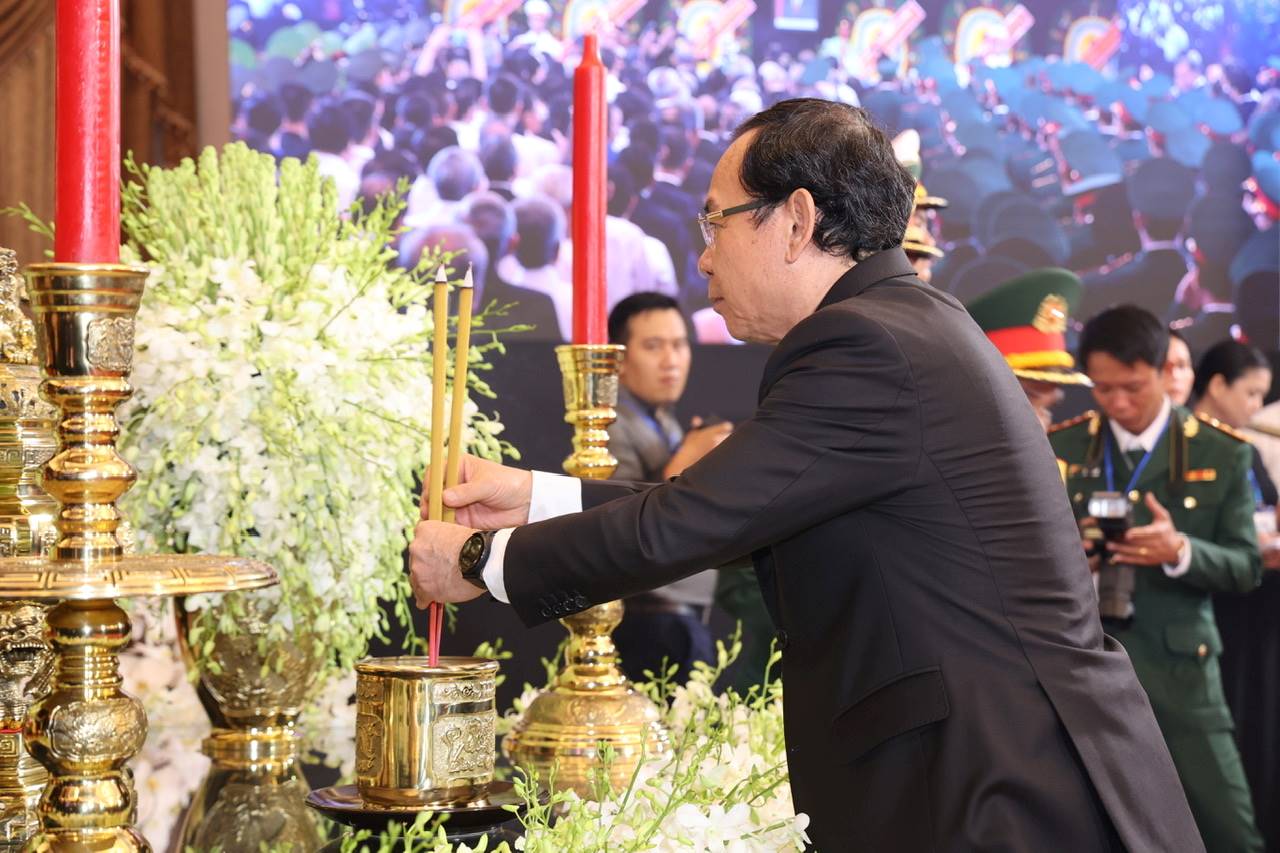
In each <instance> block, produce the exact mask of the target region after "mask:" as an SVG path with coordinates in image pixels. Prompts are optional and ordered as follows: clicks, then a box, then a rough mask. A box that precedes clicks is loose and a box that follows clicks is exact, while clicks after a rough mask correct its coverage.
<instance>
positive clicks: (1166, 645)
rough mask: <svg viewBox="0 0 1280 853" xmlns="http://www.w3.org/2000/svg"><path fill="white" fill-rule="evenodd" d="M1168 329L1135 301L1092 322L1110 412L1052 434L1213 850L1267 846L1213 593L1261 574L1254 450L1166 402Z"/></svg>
mask: <svg viewBox="0 0 1280 853" xmlns="http://www.w3.org/2000/svg"><path fill="white" fill-rule="evenodd" d="M1168 342H1169V335H1168V332H1167V330H1166V329H1165V327H1164V325H1163V324H1162V323H1161V322H1160V321H1159V320H1158V319H1156V317H1155V316H1154V315H1153V314H1151V313H1150V312H1148V311H1145V310H1143V309H1141V308H1138V307H1136V306H1132V305H1126V306H1121V307H1118V308H1112V309H1109V310H1107V311H1104V312H1102V313H1101V314H1099V315H1098V316H1096V317H1094V318H1093V319H1092V320H1090V321H1089V322H1088V323H1087V324H1085V327H1084V331H1083V332H1082V333H1081V336H1080V346H1079V350H1080V351H1079V357H1080V363H1081V364H1082V365H1083V367H1084V370H1085V373H1086V374H1088V376H1089V378H1090V379H1091V380H1092V381H1093V396H1094V399H1095V400H1096V401H1097V403H1098V406H1099V407H1100V408H1101V410H1102V411H1101V413H1097V412H1089V413H1087V414H1085V415H1082V416H1080V417H1078V418H1075V419H1073V420H1071V421H1067V422H1066V423H1063V424H1060V425H1058V426H1056V427H1054V428H1053V429H1051V430H1050V435H1049V440H1050V443H1051V444H1052V446H1053V448H1054V452H1055V453H1056V454H1057V456H1058V458H1059V463H1060V464H1065V465H1066V473H1067V491H1068V494H1069V495H1070V498H1071V502H1072V505H1073V507H1074V509H1075V514H1076V516H1077V518H1079V519H1080V523H1081V530H1082V531H1083V536H1084V543H1085V550H1086V552H1088V553H1089V554H1090V566H1091V568H1093V569H1094V571H1096V572H1097V573H1098V575H1097V577H1098V597H1099V607H1100V609H1101V613H1102V622H1103V627H1104V629H1105V630H1106V631H1107V633H1109V634H1111V635H1112V636H1114V637H1115V638H1116V639H1118V640H1119V641H1120V642H1121V643H1123V644H1124V646H1125V649H1126V650H1127V651H1128V652H1129V657H1130V659H1131V660H1132V661H1133V667H1134V669H1135V670H1136V671H1137V673H1138V680H1139V681H1140V682H1141V683H1142V686H1143V687H1144V688H1145V689H1146V691H1147V695H1148V697H1149V698H1150V700H1151V705H1152V708H1153V709H1154V710H1155V713H1156V720H1157V722H1159V724H1160V728H1161V731H1162V732H1163V733H1164V737H1165V741H1166V742H1167V743H1168V746H1169V751H1170V752H1171V753H1172V755H1173V760H1174V764H1175V765H1176V766H1177V769H1178V775H1179V777H1180V778H1181V780H1182V785H1183V788H1184V790H1185V791H1186V794H1187V799H1188V801H1189V802H1190V804H1191V811H1192V814H1193V815H1194V816H1195V819H1196V823H1197V825H1198V827H1199V829H1200V832H1201V835H1202V836H1203V837H1204V842H1205V846H1206V848H1207V849H1208V850H1209V851H1210V853H1213V851H1245V850H1262V840H1261V838H1260V837H1259V835H1258V830H1257V827H1256V824H1255V822H1254V816H1253V806H1252V802H1251V800H1250V795H1249V786H1248V783H1247V782H1246V780H1245V776H1244V771H1243V769H1242V767H1241V764H1240V755H1239V752H1238V750H1237V748H1236V744H1235V741H1234V739H1233V737H1232V721H1231V713H1230V711H1229V710H1228V708H1227V704H1226V700H1225V698H1224V696H1223V692H1222V679H1221V676H1220V674H1219V671H1218V660H1217V658H1218V654H1219V653H1220V652H1221V650H1222V641H1221V639H1220V637H1219V635H1218V628H1217V625H1216V624H1215V622H1214V618H1213V607H1212V603H1211V601H1210V595H1211V594H1212V593H1214V592H1236V593H1243V592H1248V591H1249V590H1251V589H1253V588H1254V587H1256V586H1257V585H1258V582H1259V580H1260V579H1261V568H1260V562H1259V557H1258V547H1257V541H1256V539H1255V535H1254V530H1253V521H1252V510H1253V500H1252V497H1251V495H1250V491H1249V483H1248V471H1249V466H1250V463H1251V457H1250V449H1249V445H1248V444H1246V443H1245V442H1243V441H1242V440H1241V439H1240V438H1239V437H1238V436H1236V435H1234V434H1233V433H1231V432H1229V431H1228V430H1226V429H1224V428H1223V427H1221V426H1219V425H1217V424H1216V423H1209V422H1205V421H1202V420H1200V419H1198V418H1196V417H1195V416H1194V415H1192V414H1191V413H1190V412H1189V411H1188V410H1186V409H1184V408H1182V407H1181V406H1174V405H1172V403H1171V402H1170V401H1169V399H1168V397H1167V396H1166V395H1165V392H1164V386H1163V383H1162V381H1161V373H1160V368H1161V365H1163V364H1164V359H1165V350H1166V348H1167V347H1168Z"/></svg>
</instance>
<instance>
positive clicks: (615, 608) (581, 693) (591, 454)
mask: <svg viewBox="0 0 1280 853" xmlns="http://www.w3.org/2000/svg"><path fill="white" fill-rule="evenodd" d="M625 349H626V348H625V347H622V346H617V345H613V344H572V345H568V346H561V347H557V348H556V358H557V360H558V361H559V363H560V372H561V374H562V375H563V377H564V405H565V416H564V419H565V420H566V421H568V422H569V423H571V424H573V428H574V437H573V453H572V454H570V456H569V457H568V458H567V459H565V461H564V469H565V471H567V472H568V473H570V474H572V475H573V476H575V477H582V478H584V479H588V480H605V479H608V478H609V476H610V475H611V474H612V473H613V470H614V468H616V467H617V466H618V460H617V459H615V458H614V457H613V455H612V454H610V453H609V433H608V427H609V424H611V423H613V421H614V419H615V418H617V412H616V411H615V409H614V407H615V406H616V405H617V403H618V364H619V362H620V361H621V360H622V353H623V352H624V351H625ZM622 613H623V605H622V602H621V601H610V602H606V603H605V604H598V605H596V606H595V607H590V608H588V609H586V610H584V611H582V612H581V613H576V614H574V615H573V616H569V617H566V618H565V619H562V620H560V624H562V625H564V626H565V627H566V628H568V629H569V646H568V648H567V650H566V651H565V669H564V671H563V672H561V673H560V675H559V677H558V678H557V679H556V683H555V686H554V687H552V688H551V689H550V690H548V691H546V692H545V693H543V694H541V695H540V696H538V698H537V699H535V700H534V701H533V702H532V703H531V704H530V705H529V708H528V709H527V710H526V711H525V714H524V716H523V717H522V718H521V719H520V721H519V722H518V723H517V724H516V726H515V728H514V729H512V731H511V733H510V734H508V735H507V736H506V738H505V739H504V740H503V742H502V748H503V750H504V751H506V753H507V755H508V756H510V758H511V760H512V761H513V762H515V763H516V764H518V765H520V766H524V767H529V768H532V769H534V770H536V771H537V772H538V774H539V776H540V778H541V779H542V780H543V781H544V782H545V781H546V780H547V778H548V776H549V775H550V773H551V770H552V768H553V767H554V768H555V783H556V786H557V787H559V788H565V789H572V790H574V791H576V792H577V793H578V795H579V796H581V797H584V798H590V797H593V796H595V793H596V792H595V790H593V784H592V782H593V776H594V775H595V773H596V772H597V771H598V770H599V769H600V767H601V764H600V745H601V744H602V743H606V744H608V745H609V746H610V747H612V749H613V752H614V755H615V758H614V762H613V764H612V765H611V766H610V768H609V777H608V778H609V782H610V784H611V785H612V787H613V788H614V789H615V790H616V789H618V788H620V787H625V786H626V784H627V783H628V781H629V780H630V779H631V776H632V774H633V773H634V772H635V768H636V765H637V764H639V762H640V761H641V760H643V759H646V758H661V757H663V756H666V755H668V754H669V753H670V751H671V739H670V735H669V734H668V732H667V730H666V728H665V727H664V726H663V725H662V722H661V719H660V716H659V714H658V708H657V706H655V705H654V704H653V702H651V701H650V700H649V698H648V697H646V696H644V695H642V694H640V693H637V692H636V690H635V689H634V688H633V687H632V686H631V684H630V682H628V681H627V678H626V676H625V675H623V673H622V670H621V669H619V668H618V650H617V648H616V647H615V646H614V645H613V639H612V637H610V634H612V633H613V629H614V628H616V627H618V624H619V623H620V622H621V621H622Z"/></svg>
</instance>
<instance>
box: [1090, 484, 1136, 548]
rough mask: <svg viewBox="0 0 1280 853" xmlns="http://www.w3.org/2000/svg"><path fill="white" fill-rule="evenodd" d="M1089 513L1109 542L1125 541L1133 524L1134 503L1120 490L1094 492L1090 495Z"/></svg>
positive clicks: (1103, 536)
mask: <svg viewBox="0 0 1280 853" xmlns="http://www.w3.org/2000/svg"><path fill="white" fill-rule="evenodd" d="M1089 515H1090V516H1091V517H1093V518H1094V519H1095V520H1096V521H1097V522H1098V529H1099V530H1100V531H1102V538H1104V539H1106V540H1107V541H1108V542H1122V541H1124V535H1125V534H1126V533H1128V532H1129V528H1130V527H1132V526H1133V504H1132V503H1131V502H1130V501H1129V499H1128V498H1127V497H1125V495H1123V494H1121V493H1120V492H1094V493H1093V494H1092V495H1090V496H1089Z"/></svg>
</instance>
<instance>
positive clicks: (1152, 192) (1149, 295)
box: [1079, 158, 1195, 317]
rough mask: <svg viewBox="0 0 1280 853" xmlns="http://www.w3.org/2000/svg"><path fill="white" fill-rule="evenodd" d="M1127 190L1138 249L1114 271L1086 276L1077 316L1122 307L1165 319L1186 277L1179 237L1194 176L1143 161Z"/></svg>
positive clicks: (1174, 165)
mask: <svg viewBox="0 0 1280 853" xmlns="http://www.w3.org/2000/svg"><path fill="white" fill-rule="evenodd" d="M1128 190H1129V203H1130V205H1132V207H1133V223H1134V225H1135V226H1136V227H1137V230H1138V235H1139V237H1140V239H1141V241H1142V250H1141V251H1139V252H1137V253H1136V254H1135V255H1133V256H1132V257H1131V258H1129V259H1127V260H1125V261H1124V262H1123V263H1121V264H1119V265H1118V266H1116V267H1114V268H1111V269H1107V270H1104V271H1100V272H1095V273H1093V274H1092V275H1089V276H1086V277H1085V279H1084V297H1083V299H1081V301H1080V314H1079V316H1081V317H1093V316H1095V315H1096V314H1099V313H1101V312H1102V311H1103V310H1104V309H1106V308H1108V307H1110V306H1112V305H1122V304H1132V305H1137V306H1139V307H1141V308H1145V309H1147V310H1148V311H1150V312H1151V313H1152V314H1155V315H1156V316H1157V317H1166V315H1168V314H1169V312H1170V309H1171V308H1172V307H1173V303H1174V295H1175V293H1176V292H1177V289H1178V283H1179V282H1180V281H1182V279H1183V278H1184V277H1185V276H1186V274H1187V260H1186V258H1185V257H1184V256H1183V254H1182V248H1181V246H1182V240H1181V237H1180V235H1181V232H1182V224H1183V217H1185V216H1186V213H1187V207H1188V205H1190V204H1191V200H1192V198H1193V197H1194V196H1195V173H1194V172H1192V171H1191V170H1190V169H1188V168H1187V167H1186V166H1183V165H1182V164H1181V163H1178V162H1176V161H1174V160H1168V159H1165V158H1156V159H1153V160H1147V161H1146V162H1144V163H1143V164H1142V165H1141V166H1139V167H1138V168H1137V169H1136V170H1135V171H1134V173H1133V174H1132V175H1130V176H1129V180H1128Z"/></svg>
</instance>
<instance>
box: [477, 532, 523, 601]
mask: <svg viewBox="0 0 1280 853" xmlns="http://www.w3.org/2000/svg"><path fill="white" fill-rule="evenodd" d="M513 530H515V528H514V527H504V528H503V529H502V530H499V531H498V532H497V533H495V534H494V536H493V541H492V542H491V543H489V559H488V560H487V561H486V562H485V564H484V571H482V572H481V573H480V577H482V578H484V585H485V586H487V587H488V588H489V594H490V595H492V596H493V597H494V598H495V599H497V600H498V601H501V602H502V603H503V604H510V603H511V599H509V598H507V583H506V579H505V578H504V577H503V576H502V563H503V561H504V560H505V559H506V556H507V543H508V542H510V541H511V531H513Z"/></svg>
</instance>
